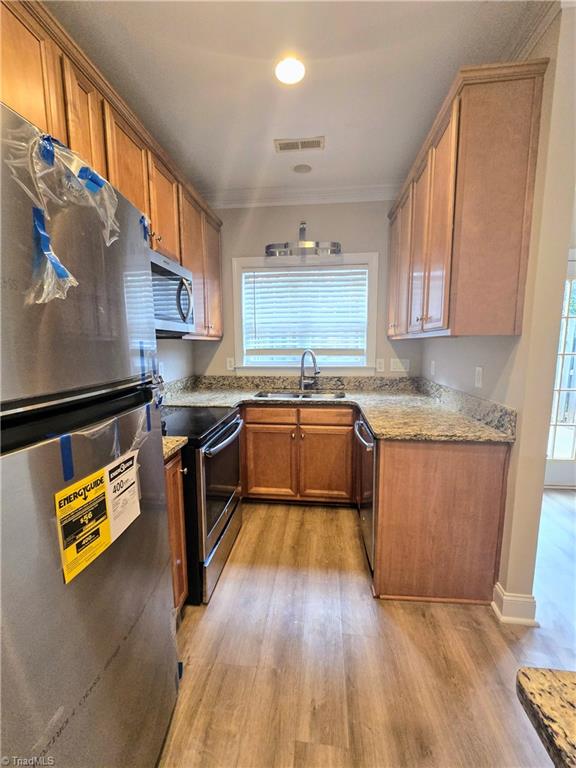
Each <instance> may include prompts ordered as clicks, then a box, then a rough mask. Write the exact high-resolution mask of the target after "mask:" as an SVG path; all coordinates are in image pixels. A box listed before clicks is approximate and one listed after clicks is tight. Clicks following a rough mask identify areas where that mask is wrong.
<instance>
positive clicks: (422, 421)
mask: <svg viewBox="0 0 576 768" xmlns="http://www.w3.org/2000/svg"><path fill="white" fill-rule="evenodd" d="M255 394H256V393H255V392H254V391H246V390H241V389H195V390H184V391H180V392H174V393H170V394H169V395H167V397H166V399H165V405H166V406H170V405H200V406H225V407H226V406H228V407H230V408H232V407H234V406H237V405H240V404H245V403H251V404H253V405H256V404H257V405H260V406H271V405H288V404H289V405H292V406H294V407H302V406H304V407H306V406H315V405H331V406H338V405H346V404H348V405H357V406H358V407H359V408H360V410H361V411H362V414H363V415H364V417H365V419H366V421H367V422H368V424H369V426H370V428H371V429H372V432H373V433H374V435H375V436H376V437H377V438H379V439H381V440H441V441H455V442H467V441H470V442H481V443H512V442H514V437H513V436H512V435H511V434H508V433H506V432H502V431H500V430H499V429H496V428H494V427H491V426H488V425H486V424H483V423H482V422H481V421H478V420H476V419H473V418H472V417H470V416H466V415H464V414H462V413H459V412H458V411H455V410H453V409H451V408H448V407H447V406H446V405H443V404H441V403H440V402H438V401H437V400H435V399H434V398H432V397H429V396H427V395H421V394H415V393H414V394H412V393H382V392H370V391H361V392H351V391H348V392H347V395H346V397H343V398H339V399H337V400H313V401H308V402H303V401H301V400H291V399H286V400H281V399H276V398H274V400H267V399H266V398H256V397H255Z"/></svg>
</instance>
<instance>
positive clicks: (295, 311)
mask: <svg viewBox="0 0 576 768" xmlns="http://www.w3.org/2000/svg"><path fill="white" fill-rule="evenodd" d="M368 273H369V270H368V266H365V265H361V266H357V267H356V266H353V267H343V266H330V267H329V266H301V267H294V268H290V267H282V268H280V267H277V268H269V269H253V270H248V269H246V270H243V271H242V281H241V296H242V337H243V356H244V361H243V362H244V365H246V366H252V365H254V366H258V365H260V366H262V365H264V366H270V365H272V366H274V365H275V366H282V365H292V364H294V363H298V362H299V361H300V356H301V354H302V351H303V350H304V349H306V348H307V347H310V348H312V349H314V351H315V352H316V353H317V355H318V360H319V363H321V364H323V365H325V366H326V365H334V366H365V365H367V343H368V342H367V336H368Z"/></svg>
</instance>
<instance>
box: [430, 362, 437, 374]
mask: <svg viewBox="0 0 576 768" xmlns="http://www.w3.org/2000/svg"><path fill="white" fill-rule="evenodd" d="M435 374H436V360H430V376H434V375H435Z"/></svg>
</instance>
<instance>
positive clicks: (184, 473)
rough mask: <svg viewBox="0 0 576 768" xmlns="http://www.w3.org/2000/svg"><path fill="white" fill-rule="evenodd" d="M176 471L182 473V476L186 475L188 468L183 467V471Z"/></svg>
mask: <svg viewBox="0 0 576 768" xmlns="http://www.w3.org/2000/svg"><path fill="white" fill-rule="evenodd" d="M178 471H179V472H182V474H183V475H187V474H188V467H184V469H180V470H178Z"/></svg>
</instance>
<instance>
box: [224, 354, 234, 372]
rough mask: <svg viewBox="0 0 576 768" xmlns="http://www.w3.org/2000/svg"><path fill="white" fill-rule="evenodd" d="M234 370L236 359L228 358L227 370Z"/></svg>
mask: <svg viewBox="0 0 576 768" xmlns="http://www.w3.org/2000/svg"><path fill="white" fill-rule="evenodd" d="M234 369H235V365H234V358H233V357H227V358H226V370H227V371H233V370H234Z"/></svg>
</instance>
